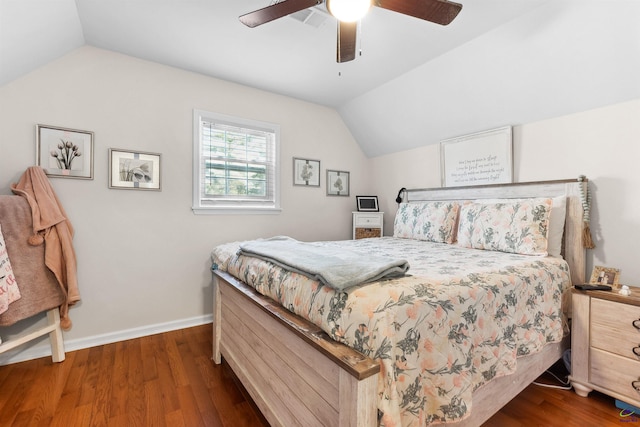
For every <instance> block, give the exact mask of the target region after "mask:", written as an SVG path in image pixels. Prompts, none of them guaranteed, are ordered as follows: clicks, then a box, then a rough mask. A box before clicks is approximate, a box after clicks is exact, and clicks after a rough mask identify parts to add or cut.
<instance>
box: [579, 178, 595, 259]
mask: <svg viewBox="0 0 640 427" xmlns="http://www.w3.org/2000/svg"><path fill="white" fill-rule="evenodd" d="M578 182H580V200H581V202H582V246H584V247H585V248H587V249H593V248H595V247H596V245H595V244H594V243H593V239H592V238H591V228H590V226H589V223H590V221H591V218H590V210H591V192H590V191H589V180H588V179H587V177H586V176H584V175H580V176H579V177H578Z"/></svg>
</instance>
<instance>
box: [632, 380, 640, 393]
mask: <svg viewBox="0 0 640 427" xmlns="http://www.w3.org/2000/svg"><path fill="white" fill-rule="evenodd" d="M631 387H633V388H634V389H636V391H637V392H640V381H637V380H636V381H631Z"/></svg>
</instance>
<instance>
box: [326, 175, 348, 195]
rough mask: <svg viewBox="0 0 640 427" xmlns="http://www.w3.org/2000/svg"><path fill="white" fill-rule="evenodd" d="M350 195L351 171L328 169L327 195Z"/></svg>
mask: <svg viewBox="0 0 640 427" xmlns="http://www.w3.org/2000/svg"><path fill="white" fill-rule="evenodd" d="M348 195H349V172H345V171H332V170H329V169H327V196H348Z"/></svg>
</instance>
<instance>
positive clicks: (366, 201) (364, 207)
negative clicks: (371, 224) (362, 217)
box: [356, 196, 379, 212]
mask: <svg viewBox="0 0 640 427" xmlns="http://www.w3.org/2000/svg"><path fill="white" fill-rule="evenodd" d="M356 203H357V205H358V212H378V211H379V209H378V196H356Z"/></svg>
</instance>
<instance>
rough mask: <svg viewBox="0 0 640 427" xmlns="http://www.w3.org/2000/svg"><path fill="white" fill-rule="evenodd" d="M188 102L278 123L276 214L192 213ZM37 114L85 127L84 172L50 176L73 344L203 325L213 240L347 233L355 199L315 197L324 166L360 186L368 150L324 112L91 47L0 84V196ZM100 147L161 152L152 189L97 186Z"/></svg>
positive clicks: (41, 119)
mask: <svg viewBox="0 0 640 427" xmlns="http://www.w3.org/2000/svg"><path fill="white" fill-rule="evenodd" d="M194 108H197V109H202V110H207V111H213V112H219V113H223V114H229V115H237V116H242V117H247V118H251V119H256V120H261V121H267V122H273V123H279V124H280V125H281V164H282V185H281V188H282V199H281V203H282V208H283V211H282V213H281V214H279V215H245V216H237V215H236V216H232V215H213V216H211V215H206V216H203V215H197V216H196V215H194V214H193V213H192V212H191V188H192V185H191V179H192V178H191V177H192V173H191V170H192V168H191V163H192V110H193V109H194ZM38 123H40V124H47V125H54V126H63V127H69V128H75V129H82V130H90V131H93V132H95V153H94V168H95V173H94V176H95V177H94V179H93V180H90V181H88V180H78V179H65V178H52V179H51V183H52V185H53V187H54V189H55V191H56V192H57V194H58V196H59V198H60V200H61V202H62V204H63V206H64V208H65V209H66V211H67V213H68V215H69V217H70V220H71V222H72V224H73V226H74V227H75V230H76V235H75V239H74V245H75V249H76V252H77V257H78V276H79V286H80V292H81V296H82V301H81V302H80V303H78V304H77V305H76V306H75V307H73V308H72V309H71V312H70V313H71V319H72V321H73V328H72V329H71V330H70V331H69V332H67V333H65V340H66V341H67V343H71V344H70V345H71V347H73V345H82V344H81V342H82V340H86V339H88V338H91V337H94V338H95V337H96V336H101V335H102V334H115V335H117V334H118V333H120V332H121V331H124V330H128V329H132V328H147V327H149V325H156V324H164V323H167V322H175V321H182V320H184V319H193V321H194V322H198V321H200V322H201V321H202V319H203V318H205V317H206V316H207V315H210V313H211V312H212V303H211V290H210V288H211V285H210V278H211V276H210V273H209V267H210V260H209V253H210V251H211V249H212V248H213V247H214V246H215V245H216V244H219V243H223V242H226V241H231V240H240V239H249V238H257V237H267V236H271V235H278V234H288V235H291V236H293V237H295V238H298V239H301V240H331V239H333V240H337V239H347V238H350V236H351V211H352V210H353V209H354V207H355V197H327V196H326V188H325V178H326V172H325V170H326V169H327V168H330V169H337V170H345V171H350V172H351V176H350V178H351V194H352V195H353V196H355V194H362V193H368V192H370V191H371V190H372V187H371V186H370V184H369V183H370V180H369V174H370V172H369V170H368V169H367V168H366V165H367V162H368V160H367V159H366V157H365V156H364V155H363V153H362V151H361V150H360V148H359V146H358V145H357V144H356V142H355V141H354V140H353V138H352V136H351V134H350V133H349V131H348V130H347V128H346V126H345V125H344V123H343V122H342V120H341V119H340V117H339V115H338V114H337V112H336V111H335V110H332V109H329V108H325V107H321V106H318V105H314V104H310V103H306V102H302V101H299V100H296V99H292V98H287V97H284V96H279V95H275V94H271V93H267V92H263V91H259V90H255V89H252V88H248V87H244V86H239V85H235V84H231V83H228V82H224V81H220V80H216V79H212V78H209V77H204V76H202V75H198V74H194V73H190V72H186V71H182V70H178V69H175V68H170V67H166V66H161V65H158V64H155V63H151V62H146V61H142V60H138V59H134V58H131V57H128V56H124V55H120V54H117V53H113V52H109V51H104V50H100V49H96V48H91V47H82V48H79V49H77V50H75V51H73V52H71V53H70V54H68V55H66V56H64V57H63V58H61V59H59V60H57V61H54V62H52V63H50V64H48V65H46V66H44V67H42V68H40V69H38V70H37V71H35V72H33V73H31V74H28V75H26V76H25V77H22V78H20V79H18V80H15V81H13V82H11V83H9V84H7V85H5V86H2V87H0V129H2V132H1V133H0V154H1V155H0V194H10V184H11V183H12V182H16V181H17V180H18V179H19V177H20V175H21V174H22V173H23V172H24V170H25V169H26V168H27V167H28V166H31V165H33V164H34V162H35V125H36V124H38ZM108 148H123V149H131V150H140V151H149V152H156V153H161V154H162V191H161V192H152V191H134V190H115V189H109V188H108V186H107V174H108V172H107V166H108V158H107V153H108ZM294 156H296V157H306V158H311V159H317V160H320V161H321V170H322V175H321V187H320V188H317V187H314V188H312V187H299V186H295V187H294V186H293V185H292V175H293V172H292V163H293V161H292V157H294ZM14 329H16V328H14ZM0 334H2V335H3V338H6V337H7V331H0ZM111 338H117V336H114V337H111ZM100 339H102V340H104V339H109V337H102V338H100ZM74 343H76V344H74ZM41 347H44V346H41ZM3 356H5V355H3ZM3 356H0V363H2V362H3V360H6V357H4V358H3Z"/></svg>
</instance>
